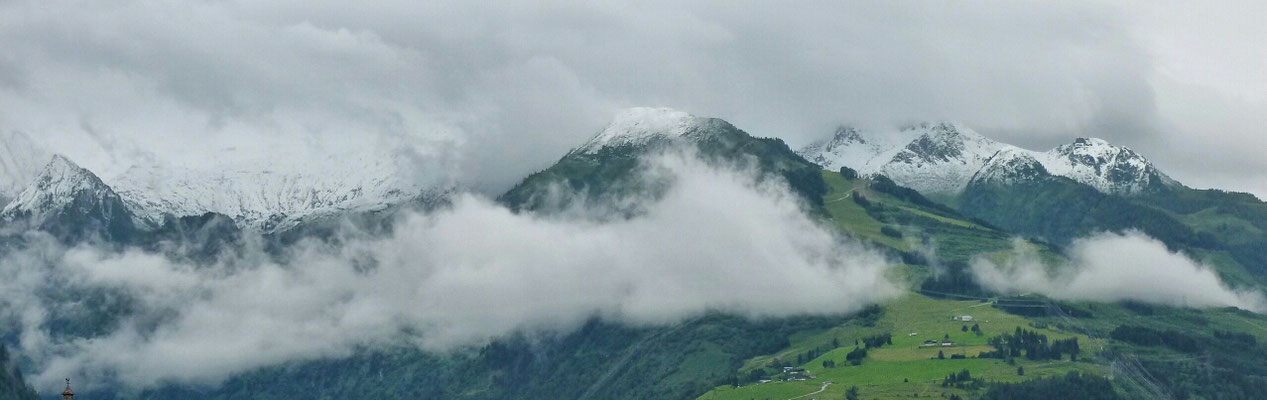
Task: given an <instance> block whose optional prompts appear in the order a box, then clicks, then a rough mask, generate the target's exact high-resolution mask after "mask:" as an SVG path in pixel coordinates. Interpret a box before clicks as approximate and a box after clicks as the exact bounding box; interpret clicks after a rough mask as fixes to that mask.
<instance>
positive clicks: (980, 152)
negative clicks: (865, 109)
mask: <svg viewBox="0 0 1267 400" xmlns="http://www.w3.org/2000/svg"><path fill="white" fill-rule="evenodd" d="M1000 152H1001V153H1000ZM798 153H800V154H801V155H802V156H805V158H806V159H809V160H810V161H813V162H816V163H818V164H819V165H822V166H823V167H824V168H827V169H837V168H840V167H849V168H852V169H855V170H857V171H858V172H860V173H862V174H875V173H879V174H884V175H885V176H887V177H889V178H891V179H893V180H894V181H895V182H897V183H899V184H902V185H904V186H908V187H910V188H913V189H916V190H919V191H921V192H924V193H928V194H952V195H953V194H958V193H961V192H963V190H964V189H965V188H966V187H967V186H968V183H969V182H970V181H972V180H973V178H974V177H976V176H977V175H978V174H980V173H982V172H984V171H983V167H986V165H987V164H991V168H995V169H997V168H1005V167H1006V166H1007V165H1012V164H1016V162H1015V161H1010V160H1009V161H1004V160H995V161H994V162H991V159H992V158H994V157H995V156H996V154H999V155H1000V156H1002V157H1005V158H1016V157H1023V158H1025V159H1026V160H1034V161H1036V162H1038V163H1039V164H1040V165H1042V166H1043V168H1045V169H1046V170H1047V171H1048V172H1049V173H1051V174H1053V175H1057V176H1064V177H1068V178H1070V179H1073V180H1074V181H1077V182H1079V183H1082V184H1086V185H1089V186H1091V187H1094V188H1096V189H1097V190H1099V191H1101V192H1105V193H1112V194H1133V193H1139V192H1142V191H1145V190H1149V189H1150V188H1156V187H1157V185H1167V184H1175V181H1174V180H1173V179H1170V178H1169V177H1168V176H1166V175H1165V174H1164V173H1162V172H1161V171H1160V170H1158V169H1157V168H1156V167H1154V166H1153V164H1152V163H1151V162H1149V161H1148V160H1147V159H1145V158H1144V157H1143V156H1141V155H1139V154H1138V153H1136V152H1135V151H1133V150H1131V149H1129V148H1126V147H1121V146H1115V145H1112V144H1109V143H1108V142H1106V141H1104V140H1101V139H1094V138H1078V139H1075V140H1074V141H1073V143H1070V144H1066V145H1062V146H1059V147H1056V148H1054V149H1051V150H1049V151H1045V152H1038V151H1031V150H1026V149H1022V148H1019V147H1016V146H1013V145H1009V144H1006V143H1000V142H997V141H994V140H991V139H989V138H986V137H984V136H981V135H980V134H978V133H977V132H975V131H973V130H972V129H969V128H967V127H964V126H962V125H959V124H953V123H946V122H941V123H924V124H919V125H911V126H907V127H903V128H901V129H897V130H893V131H864V130H859V129H857V128H852V127H841V128H838V129H837V130H836V133H835V135H833V136H832V137H831V138H830V139H828V140H823V141H818V142H814V143H811V144H810V145H808V146H805V147H804V148H802V149H801V150H800V151H798ZM989 174H992V175H993V176H994V178H997V177H998V176H1000V174H1002V175H1012V174H1010V173H1008V172H1006V171H992V172H989ZM983 178H984V176H983Z"/></svg>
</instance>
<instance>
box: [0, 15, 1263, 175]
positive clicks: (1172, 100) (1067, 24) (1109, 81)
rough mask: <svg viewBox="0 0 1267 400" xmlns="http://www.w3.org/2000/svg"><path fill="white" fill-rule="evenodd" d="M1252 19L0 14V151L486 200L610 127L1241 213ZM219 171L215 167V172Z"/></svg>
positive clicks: (1255, 51) (1256, 157)
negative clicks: (911, 145)
mask: <svg viewBox="0 0 1267 400" xmlns="http://www.w3.org/2000/svg"><path fill="white" fill-rule="evenodd" d="M1264 20H1267V5H1265V4H1264V2H1261V1H1244V2H1217V3H1207V2H1202V3H1199V4H1198V3H1175V4H1153V3H1151V2H1149V3H1143V2H1141V3H1134V4H1130V3H1111V4H1104V3H1084V2H1072V1H1066V2H1052V3H1049V4H1038V3H1032V2H1024V3H1022V2H997V3H991V2H971V1H955V2H924V1H921V2H876V3H872V4H864V3H852V2H839V1H833V2H822V3H819V4H815V3H813V2H798V3H797V6H787V5H785V4H784V3H783V2H759V3H758V2H753V3H742V2H736V1H729V0H728V1H717V2H699V3H692V4H682V3H681V2H676V1H674V2H664V3H660V4H654V3H644V4H641V5H636V6H635V5H619V4H616V3H613V2H574V3H566V2H565V3H546V2H540V4H538V2H534V3H533V4H513V3H511V2H470V1H455V2H447V1H429V2H416V1H399V2H379V3H377V4H375V5H365V4H356V5H350V4H349V3H348V2H343V1H313V0H305V1H272V2H267V4H262V2H237V1H215V2H160V1H118V2H87V3H85V2H74V1H62V0H36V1H21V0H17V1H12V0H10V1H0V48H3V49H4V51H3V52H0V131H3V132H9V133H11V132H23V133H25V134H26V135H28V136H31V137H32V138H34V139H35V140H36V141H37V142H40V143H42V144H44V145H45V146H46V147H49V148H50V149H51V150H53V151H56V152H61V153H64V154H66V155H68V156H70V157H71V158H72V159H74V160H76V161H77V162H79V163H80V164H82V165H84V166H86V167H89V168H90V169H93V170H94V171H97V172H99V173H101V174H110V173H112V172H117V171H120V170H122V168H124V167H126V166H127V165H130V164H132V163H136V162H142V161H143V162H149V161H151V160H158V161H161V162H167V163H175V164H185V165H193V166H206V165H214V164H216V163H223V162H231V161H233V160H241V159H254V158H260V157H275V158H277V159H279V160H282V161H284V162H285V163H288V164H291V165H299V166H302V165H303V164H305V163H309V162H312V161H313V160H321V159H324V157H325V156H328V155H330V154H341V153H346V152H359V151H371V152H377V151H386V152H391V153H392V154H407V155H411V156H414V157H411V158H416V159H419V160H427V162H425V163H421V164H419V165H420V167H419V169H426V170H428V171H429V172H430V171H434V173H435V174H436V175H437V176H448V177H452V178H453V179H456V180H458V181H459V182H461V183H463V184H466V185H470V186H473V187H476V188H480V189H482V190H485V191H489V192H495V191H497V190H501V189H504V188H505V187H507V186H508V185H510V184H512V183H513V182H515V181H516V180H518V179H519V178H521V177H522V176H523V175H525V174H527V173H529V172H532V171H534V170H537V169H540V168H543V167H545V166H547V165H548V164H550V163H551V162H553V161H554V160H555V159H557V158H558V157H559V156H561V155H562V154H563V153H564V152H566V151H567V149H569V148H571V147H573V146H576V145H577V144H579V143H581V142H583V141H584V140H585V139H587V138H588V137H589V136H591V135H593V134H594V133H595V132H597V131H598V130H599V129H601V127H602V126H603V125H604V124H605V122H606V121H607V120H608V119H610V118H611V116H612V115H613V114H614V113H615V112H616V111H617V110H619V109H621V108H625V107H631V106H643V105H647V106H667V107H673V108H677V109H681V110H684V111H688V112H691V113H694V114H696V115H703V116H716V117H721V118H725V119H727V120H729V121H731V122H733V123H735V124H736V125H738V126H739V127H741V128H743V129H745V130H747V131H749V132H750V133H753V134H755V135H761V136H777V137H781V138H784V139H785V140H787V141H788V142H789V143H790V144H792V145H793V146H795V147H799V146H800V145H802V144H805V143H807V142H808V141H810V140H813V139H816V138H819V137H823V136H826V135H828V134H830V132H831V129H832V127H833V126H835V125H837V124H841V123H857V124H897V123H905V122H911V121H919V120H955V121H959V122H962V123H965V124H967V125H968V126H971V127H973V128H975V129H976V130H978V131H979V132H982V133H984V134H986V135H988V136H992V137H994V138H996V139H998V140H1001V141H1005V142H1010V143H1013V144H1017V145H1020V146H1023V147H1029V148H1034V149H1046V148H1049V147H1052V146H1054V145H1057V144H1060V143H1065V142H1069V141H1071V140H1072V139H1073V138H1075V137H1078V136H1097V137H1102V138H1105V139H1108V140H1110V141H1112V142H1114V143H1117V144H1122V145H1126V146H1128V147H1131V148H1134V149H1136V150H1138V151H1140V152H1141V153H1143V154H1145V155H1146V156H1148V157H1150V158H1151V159H1152V160H1153V161H1154V162H1155V163H1157V164H1158V165H1159V166H1160V167H1161V168H1162V169H1163V170H1164V171H1166V172H1168V173H1170V174H1171V175H1172V176H1174V177H1176V178H1178V179H1179V180H1181V181H1182V182H1185V183H1187V184H1189V185H1192V186H1198V187H1210V186H1213V187H1221V188H1229V189H1236V190H1242V191H1251V192H1254V193H1256V194H1258V195H1259V196H1260V197H1264V195H1267V180H1265V179H1263V178H1262V171H1265V170H1267V157H1263V156H1262V151H1263V149H1267V132H1264V126H1267V91H1265V90H1263V89H1264V88H1267V24H1263V23H1262V21H1264ZM226 160H227V161H226Z"/></svg>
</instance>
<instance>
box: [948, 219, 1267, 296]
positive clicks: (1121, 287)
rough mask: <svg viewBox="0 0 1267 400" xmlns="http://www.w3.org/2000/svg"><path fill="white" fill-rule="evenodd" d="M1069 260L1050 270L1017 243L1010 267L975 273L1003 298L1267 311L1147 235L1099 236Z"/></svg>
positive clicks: (975, 268)
mask: <svg viewBox="0 0 1267 400" xmlns="http://www.w3.org/2000/svg"><path fill="white" fill-rule="evenodd" d="M1066 256H1068V257H1069V261H1068V264H1067V265H1061V266H1057V267H1055V268H1052V269H1049V268H1047V267H1046V266H1044V265H1043V262H1042V261H1041V260H1040V259H1039V257H1038V255H1037V254H1036V253H1035V252H1034V251H1033V250H1032V248H1030V246H1027V245H1025V244H1023V243H1019V242H1018V244H1017V246H1016V247H1015V249H1014V251H1013V254H1012V256H1011V257H1010V258H1009V259H1008V261H1007V262H1004V263H1002V264H998V263H995V262H993V261H991V260H989V259H986V258H984V257H977V258H976V259H974V260H973V262H972V272H973V274H974V275H975V276H976V279H977V281H978V283H980V284H981V286H982V287H985V288H986V289H989V290H994V291H999V292H1003V293H1021V292H1030V293H1039V294H1042V295H1044V296H1047V297H1051V298H1056V299H1067V300H1091V301H1103V302H1116V301H1123V300H1134V301H1141V302H1147V303H1155V304H1164V305H1172V306H1183V307H1212V306H1214V307H1223V306H1233V307H1238V308H1241V309H1246V310H1250V311H1254V312H1259V313H1262V312H1267V302H1265V301H1264V298H1263V295H1262V293H1259V292H1255V291H1241V290H1236V289H1233V288H1230V287H1229V286H1228V285H1227V284H1226V283H1224V282H1223V281H1222V280H1221V279H1220V278H1219V276H1218V274H1217V273H1216V272H1215V271H1214V269H1213V268H1211V267H1210V266H1208V265H1205V264H1203V263H1200V262H1197V261H1195V260H1193V259H1191V258H1189V257H1188V256H1186V255H1184V254H1182V253H1175V252H1171V251H1170V250H1168V249H1167V248H1166V245H1165V244H1164V243H1162V242H1161V241H1159V240H1156V239H1153V238H1151V237H1148V236H1146V235H1144V234H1143V233H1139V232H1134V231H1132V232H1127V233H1124V234H1117V233H1101V234H1098V235H1095V236H1091V237H1087V238H1083V239H1078V240H1075V241H1074V242H1073V243H1072V244H1071V245H1070V246H1069V248H1068V251H1067V254H1066ZM1052 270H1055V271H1056V272H1051V271H1052Z"/></svg>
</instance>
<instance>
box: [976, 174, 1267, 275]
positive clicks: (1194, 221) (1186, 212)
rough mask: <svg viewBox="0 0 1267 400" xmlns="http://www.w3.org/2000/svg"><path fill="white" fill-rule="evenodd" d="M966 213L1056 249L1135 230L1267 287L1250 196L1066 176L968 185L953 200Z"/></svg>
mask: <svg viewBox="0 0 1267 400" xmlns="http://www.w3.org/2000/svg"><path fill="white" fill-rule="evenodd" d="M957 202H958V204H959V208H960V210H961V211H962V212H963V213H964V214H966V215H970V216H973V217H975V218H979V219H982V220H985V221H989V223H991V224H994V225H998V226H1000V227H1002V228H1004V229H1007V230H1008V231H1011V232H1016V233H1018V234H1022V235H1026V236H1027V237H1033V238H1039V239H1044V240H1048V241H1051V242H1052V243H1055V244H1057V245H1064V244H1067V243H1069V241H1071V240H1073V239H1077V238H1080V237H1085V236H1088V235H1091V234H1094V233H1097V232H1105V231H1108V232H1122V231H1126V230H1132V229H1133V230H1139V231H1141V232H1143V233H1145V234H1147V235H1149V236H1151V237H1153V238H1156V239H1158V240H1161V241H1162V242H1164V243H1166V245H1167V246H1169V247H1171V248H1172V249H1176V250H1182V251H1184V252H1186V253H1188V254H1189V255H1191V256H1193V257H1196V258H1197V259H1199V260H1202V261H1205V262H1208V263H1210V264H1212V265H1214V266H1215V267H1216V268H1217V269H1218V270H1219V272H1220V274H1221V275H1222V277H1223V278H1224V280H1227V281H1229V282H1231V283H1233V284H1236V285H1263V284H1265V283H1267V204H1265V203H1263V202H1261V201H1259V200H1258V199H1257V198H1254V197H1253V196H1251V195H1247V194H1243V193H1228V192H1223V191H1218V190H1194V189H1189V188H1186V187H1182V186H1177V185H1174V186H1164V187H1160V188H1154V189H1153V190H1149V191H1146V192H1143V193H1141V194H1138V195H1110V194H1105V193H1102V192H1099V191H1097V190H1095V189H1094V188H1092V187H1090V186H1087V185H1083V184H1079V183H1077V182H1074V181H1072V180H1070V179H1067V178H1062V177H1052V176H1047V177H1044V178H1042V179H1036V180H1031V181H1024V182H1017V183H1012V184H1007V185H1001V184H979V183H975V182H974V183H973V184H970V185H969V186H968V188H967V189H966V190H965V191H964V193H963V194H962V195H961V196H960V198H959V199H957Z"/></svg>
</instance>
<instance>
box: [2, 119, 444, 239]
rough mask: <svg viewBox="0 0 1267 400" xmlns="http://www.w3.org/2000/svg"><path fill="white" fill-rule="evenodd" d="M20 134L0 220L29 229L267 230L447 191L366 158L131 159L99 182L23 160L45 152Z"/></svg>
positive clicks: (11, 146) (52, 163)
mask: <svg viewBox="0 0 1267 400" xmlns="http://www.w3.org/2000/svg"><path fill="white" fill-rule="evenodd" d="M24 138H25V137H24V136H16V139H15V140H14V141H12V142H6V143H5V146H4V147H0V152H7V153H11V154H12V155H16V156H15V157H9V158H3V162H0V201H3V203H2V204H3V211H2V212H0V220H2V221H8V222H15V221H19V220H20V221H23V222H24V223H26V224H27V225H30V226H36V227H38V226H50V227H51V225H49V224H53V223H55V222H56V221H55V220H58V219H60V220H62V221H63V222H64V221H65V220H67V219H68V218H70V219H75V220H79V219H82V218H90V219H92V220H94V221H95V222H94V224H97V225H100V226H103V227H106V226H108V228H104V229H106V230H114V231H116V232H117V231H119V230H128V229H134V228H135V229H141V230H153V229H156V228H159V227H161V226H163V225H164V224H165V223H166V222H167V221H168V220H169V219H177V218H181V217H188V216H199V215H203V214H208V213H211V214H217V215H221V216H224V217H227V218H228V219H231V220H232V221H234V222H235V224H237V225H238V226H239V227H242V228H246V229H255V230H258V231H260V232H265V233H268V232H277V231H283V230H286V229H290V228H294V227H295V226H298V225H300V224H301V223H303V222H305V221H311V220H314V219H320V218H325V217H332V216H337V215H339V214H341V213H348V212H372V211H378V210H385V209H388V208H390V207H392V206H394V205H397V204H401V203H406V202H410V201H413V200H417V199H419V198H426V199H430V198H436V197H442V196H444V194H445V193H447V192H449V191H450V190H451V188H449V187H435V186H431V187H429V186H425V185H422V184H418V183H416V182H411V181H410V180H408V179H406V178H403V176H408V174H402V173H401V172H400V171H401V168H403V167H406V166H403V165H401V164H399V162H398V161H399V160H396V159H393V158H390V157H378V158H376V157H369V156H365V157H354V158H349V159H340V160H338V161H337V162H332V163H331V165H318V166H313V167H312V168H311V170H307V171H279V170H274V169H271V168H270V167H269V166H268V165H266V164H263V163H261V164H259V165H248V166H238V167H236V168H229V169H202V170H196V169H189V168H181V167H173V166H162V165H138V166H133V167H132V168H129V169H127V170H126V171H124V172H123V173H121V174H119V175H118V176H114V177H112V178H110V179H109V180H106V179H103V178H101V177H98V176H97V175H96V174H95V173H93V172H92V171H89V170H88V169H86V168H83V167H80V166H79V165H78V164H76V163H75V162H74V161H71V160H70V159H68V158H66V157H64V156H61V155H51V156H43V157H46V158H44V159H43V161H41V162H40V163H36V162H34V161H33V157H40V156H41V155H42V154H47V153H44V152H42V151H39V150H38V149H37V148H36V147H35V146H34V145H32V144H30V142H29V141H23V140H22V139H24ZM18 156H21V157H18ZM18 182H22V183H21V184H19V183H18ZM72 216H73V218H72ZM85 221H86V220H85ZM81 222H83V221H81ZM80 225H82V224H80ZM93 230H94V231H97V232H96V233H102V231H101V230H100V229H96V228H94V229H93Z"/></svg>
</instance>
